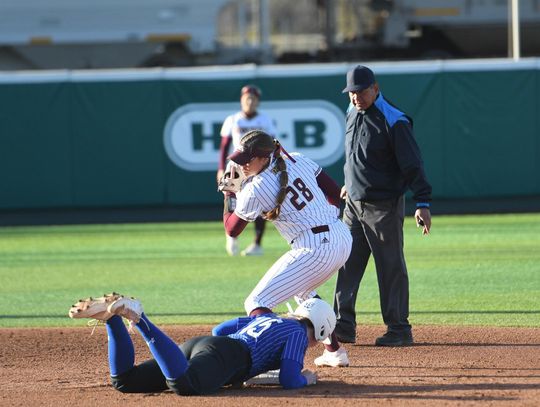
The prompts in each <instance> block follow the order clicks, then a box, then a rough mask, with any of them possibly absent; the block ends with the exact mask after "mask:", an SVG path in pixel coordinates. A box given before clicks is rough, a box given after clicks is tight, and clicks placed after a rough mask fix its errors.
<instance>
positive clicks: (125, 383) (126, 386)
mask: <svg viewBox="0 0 540 407" xmlns="http://www.w3.org/2000/svg"><path fill="white" fill-rule="evenodd" d="M111 384H112V386H113V387H114V388H115V389H116V390H118V391H119V392H121V393H137V392H136V391H135V389H134V388H133V386H131V383H130V381H129V375H128V374H125V373H124V374H121V375H118V376H114V377H113V376H111Z"/></svg>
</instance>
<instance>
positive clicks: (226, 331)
mask: <svg viewBox="0 0 540 407" xmlns="http://www.w3.org/2000/svg"><path fill="white" fill-rule="evenodd" d="M238 320H239V318H234V319H230V320H228V321H225V322H222V323H221V324H219V325H216V326H215V327H214V329H212V336H227V335H230V334H233V333H235V332H236V331H237V330H238Z"/></svg>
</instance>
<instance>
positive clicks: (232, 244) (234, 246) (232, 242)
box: [225, 236, 238, 256]
mask: <svg viewBox="0 0 540 407" xmlns="http://www.w3.org/2000/svg"><path fill="white" fill-rule="evenodd" d="M226 238H227V242H226V244H225V250H227V254H228V255H229V256H236V255H238V239H237V238H236V237H231V236H226Z"/></svg>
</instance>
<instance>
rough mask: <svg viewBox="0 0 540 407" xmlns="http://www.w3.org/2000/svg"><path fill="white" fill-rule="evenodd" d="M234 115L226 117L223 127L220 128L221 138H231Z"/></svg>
mask: <svg viewBox="0 0 540 407" xmlns="http://www.w3.org/2000/svg"><path fill="white" fill-rule="evenodd" d="M233 123H234V115H230V116H227V118H226V119H225V121H224V122H223V125H222V126H221V132H220V134H221V137H232V132H233Z"/></svg>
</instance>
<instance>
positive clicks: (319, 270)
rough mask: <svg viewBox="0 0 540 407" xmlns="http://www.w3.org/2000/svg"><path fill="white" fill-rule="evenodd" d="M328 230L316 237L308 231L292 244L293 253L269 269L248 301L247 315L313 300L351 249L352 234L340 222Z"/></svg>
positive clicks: (289, 252)
mask: <svg viewBox="0 0 540 407" xmlns="http://www.w3.org/2000/svg"><path fill="white" fill-rule="evenodd" d="M328 226H329V231H328V232H321V233H316V234H315V233H313V232H312V231H311V229H308V230H307V231H305V232H303V233H301V234H300V235H298V236H297V237H296V238H295V239H294V240H293V242H292V243H291V250H289V251H288V252H287V253H285V254H284V255H283V256H281V257H280V258H279V259H278V260H277V261H276V262H275V263H274V264H273V265H272V267H270V269H269V270H268V271H267V272H266V274H265V275H264V276H263V278H262V279H261V281H259V283H258V284H257V285H256V286H255V288H254V289H253V291H252V292H251V293H250V294H249V296H248V297H247V298H246V300H245V302H244V307H245V310H246V313H247V314H248V315H249V313H250V312H251V311H252V310H254V309H255V308H260V307H266V308H269V309H272V308H274V307H275V306H276V305H278V304H281V303H283V302H285V301H286V300H288V299H289V298H291V297H294V296H297V297H300V298H301V299H304V300H305V299H307V298H311V297H313V296H314V295H315V291H314V290H315V288H317V287H319V286H320V285H322V284H323V283H324V282H326V281H327V280H328V279H329V278H330V277H332V275H333V274H334V273H335V272H337V271H338V270H339V268H340V267H341V266H343V265H344V264H345V262H346V261H347V259H348V258H349V254H350V252H351V247H352V237H351V232H350V230H349V228H347V226H345V224H343V222H341V220H337V221H336V222H335V223H333V224H331V225H328Z"/></svg>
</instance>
